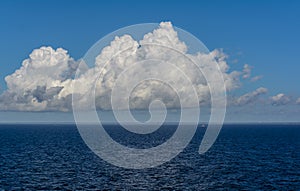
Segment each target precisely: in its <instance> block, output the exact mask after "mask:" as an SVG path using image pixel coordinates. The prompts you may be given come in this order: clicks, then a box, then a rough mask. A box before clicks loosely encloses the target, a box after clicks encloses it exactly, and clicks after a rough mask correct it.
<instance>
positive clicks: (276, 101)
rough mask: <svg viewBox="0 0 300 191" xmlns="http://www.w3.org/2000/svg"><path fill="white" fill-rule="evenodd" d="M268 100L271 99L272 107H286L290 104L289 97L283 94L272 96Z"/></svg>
mask: <svg viewBox="0 0 300 191" xmlns="http://www.w3.org/2000/svg"><path fill="white" fill-rule="evenodd" d="M270 99H271V103H272V105H275V106H276V105H286V104H288V103H290V101H291V99H290V97H289V96H287V95H285V94H283V93H280V94H277V95H275V96H272V97H271V98H270Z"/></svg>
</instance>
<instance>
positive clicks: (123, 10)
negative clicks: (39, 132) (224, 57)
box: [0, 0, 300, 98]
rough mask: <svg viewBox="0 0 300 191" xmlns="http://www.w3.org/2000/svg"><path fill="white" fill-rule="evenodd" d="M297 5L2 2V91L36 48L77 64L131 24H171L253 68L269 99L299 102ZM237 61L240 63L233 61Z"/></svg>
mask: <svg viewBox="0 0 300 191" xmlns="http://www.w3.org/2000/svg"><path fill="white" fill-rule="evenodd" d="M299 18H300V2H299V1H249V2H246V1H199V2H196V1H128V2H125V1H107V2H102V1H69V0H65V1H17V0H15V1H1V2H0V23H1V30H0V42H1V44H0V51H1V56H2V59H1V64H0V66H1V67H0V86H1V91H0V92H2V91H3V90H5V88H6V87H5V81H4V77H5V76H7V75H9V74H11V73H13V72H14V71H15V70H16V69H17V68H19V67H20V66H21V63H22V61H23V60H24V59H26V58H28V55H29V54H30V53H31V51H32V50H33V49H35V48H39V47H41V46H43V45H49V46H52V47H54V48H57V47H63V48H64V49H66V50H68V51H69V54H70V55H71V56H72V57H74V58H75V59H79V58H81V57H83V55H84V54H85V52H86V51H87V50H88V49H89V48H90V47H91V46H92V45H93V44H94V43H95V42H96V41H97V40H99V39H100V38H102V37H103V36H105V35H106V34H108V33H110V32H112V31H114V30H116V29H119V28H121V27H125V26H128V25H132V24H138V23H149V22H154V23H159V22H161V21H171V22H172V23H173V24H174V25H175V26H177V27H180V28H182V29H184V30H187V31H189V32H190V33H192V34H193V35H195V36H196V37H197V38H199V39H200V40H201V41H202V42H203V43H204V44H205V45H206V46H207V47H208V49H210V50H213V49H216V48H222V49H223V50H224V52H225V53H226V54H228V55H229V60H228V63H229V64H230V66H231V68H232V69H233V70H235V69H237V70H241V69H242V67H243V65H244V64H249V65H251V66H252V67H253V71H252V73H253V76H256V75H262V76H263V78H262V79H261V80H260V81H258V82H256V83H249V82H245V83H244V85H243V88H241V89H239V90H237V94H244V93H247V92H249V91H253V90H254V89H256V88H258V87H266V88H268V90H269V96H272V95H276V94H278V93H284V94H287V95H289V96H292V97H294V98H298V97H300V88H299V85H298V83H299V82H300V75H299V74H298V73H299V71H300V62H299V46H298V45H299V44H300V35H299V34H300V19H299ZM236 60H238V62H237V63H235V62H236Z"/></svg>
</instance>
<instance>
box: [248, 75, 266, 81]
mask: <svg viewBox="0 0 300 191" xmlns="http://www.w3.org/2000/svg"><path fill="white" fill-rule="evenodd" d="M262 78H263V76H262V75H260V76H254V77H252V78H251V80H250V81H251V82H256V81H258V80H260V79H262Z"/></svg>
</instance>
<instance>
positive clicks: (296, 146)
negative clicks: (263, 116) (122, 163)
mask: <svg viewBox="0 0 300 191" xmlns="http://www.w3.org/2000/svg"><path fill="white" fill-rule="evenodd" d="M105 128H106V130H107V131H108V132H109V134H110V135H111V137H112V138H113V139H114V140H116V141H118V142H119V143H121V144H123V145H126V146H129V147H137V148H149V147H152V146H157V145H159V144H161V143H163V142H164V141H166V140H167V139H168V138H169V137H171V136H172V134H173V133H174V131H175V130H176V126H172V125H168V126H164V127H162V128H161V129H160V130H158V131H157V132H155V133H153V134H151V135H148V136H145V135H144V136H136V135H134V134H130V133H128V132H126V131H125V130H124V129H122V128H120V127H118V126H107V127H105ZM204 132H205V128H202V127H198V130H197V132H196V134H195V136H194V138H193V139H192V141H191V142H190V144H189V145H188V147H186V148H185V150H184V151H183V152H182V153H180V154H179V155H178V156H177V157H175V158H174V159H173V160H171V161H170V162H167V163H165V164H163V165H160V166H158V167H155V168H150V169H142V170H131V169H124V168H120V167H116V166H113V165H111V164H109V163H107V162H106V161H104V160H102V159H101V158H99V157H98V156H96V155H95V154H94V153H93V152H92V151H91V150H89V149H88V147H87V146H86V145H85V143H84V141H83V140H82V139H81V137H80V135H79V133H78V131H77V129H76V126H75V125H0V190H300V126H299V125H278V124H277V125H266V124H264V125H224V127H223V128H222V130H221V133H220V135H219V137H218V139H217V141H216V142H215V144H214V145H213V147H212V148H211V149H210V150H209V151H208V152H206V153H205V154H203V155H199V153H198V149H199V145H200V142H201V140H202V136H203V134H204Z"/></svg>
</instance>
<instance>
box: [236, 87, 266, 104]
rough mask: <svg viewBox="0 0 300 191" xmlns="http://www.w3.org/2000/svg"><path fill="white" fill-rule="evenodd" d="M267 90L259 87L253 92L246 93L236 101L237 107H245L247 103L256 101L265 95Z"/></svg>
mask: <svg viewBox="0 0 300 191" xmlns="http://www.w3.org/2000/svg"><path fill="white" fill-rule="evenodd" d="M267 92H268V90H267V89H266V88H263V87H260V88H258V89H256V90H254V91H253V92H249V93H246V94H244V95H242V96H241V97H239V98H238V99H237V101H236V104H237V105H246V104H249V103H253V102H254V101H256V100H257V99H258V97H259V96H260V95H263V94H266V93H267Z"/></svg>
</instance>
